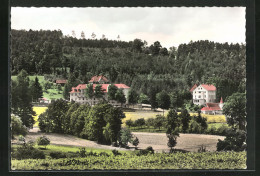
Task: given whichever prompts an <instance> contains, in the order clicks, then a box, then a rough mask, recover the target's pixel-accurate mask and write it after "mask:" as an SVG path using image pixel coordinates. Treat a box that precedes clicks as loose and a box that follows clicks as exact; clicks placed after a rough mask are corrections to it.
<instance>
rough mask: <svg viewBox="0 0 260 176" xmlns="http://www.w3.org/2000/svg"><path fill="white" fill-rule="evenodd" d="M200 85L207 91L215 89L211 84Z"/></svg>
mask: <svg viewBox="0 0 260 176" xmlns="http://www.w3.org/2000/svg"><path fill="white" fill-rule="evenodd" d="M201 86H202V87H203V88H204V89H206V90H208V91H216V90H217V88H216V87H215V86H213V85H211V84H201Z"/></svg>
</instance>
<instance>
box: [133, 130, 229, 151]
mask: <svg viewBox="0 0 260 176" xmlns="http://www.w3.org/2000/svg"><path fill="white" fill-rule="evenodd" d="M133 134H134V135H135V136H136V137H137V138H138V139H139V142H140V143H139V145H138V147H139V148H146V147H148V146H152V147H153V149H154V150H155V151H160V152H161V151H168V150H169V148H168V147H167V142H168V138H167V137H166V134H165V133H144V132H134V133H133ZM224 138H225V137H224V136H216V135H204V134H180V137H178V138H177V145H176V147H175V148H176V149H181V150H187V151H192V152H197V151H198V149H199V147H200V146H201V145H204V146H206V150H207V151H216V145H217V142H218V139H221V140H223V139H224Z"/></svg>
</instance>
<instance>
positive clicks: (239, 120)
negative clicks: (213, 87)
mask: <svg viewBox="0 0 260 176" xmlns="http://www.w3.org/2000/svg"><path fill="white" fill-rule="evenodd" d="M223 114H225V115H226V116H227V123H228V124H229V125H230V126H232V127H233V128H238V129H240V130H245V129H246V95H245V93H234V94H232V95H231V96H230V97H228V98H227V100H226V102H225V103H224V107H223Z"/></svg>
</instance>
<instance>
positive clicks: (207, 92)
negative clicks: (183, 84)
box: [190, 84, 217, 105]
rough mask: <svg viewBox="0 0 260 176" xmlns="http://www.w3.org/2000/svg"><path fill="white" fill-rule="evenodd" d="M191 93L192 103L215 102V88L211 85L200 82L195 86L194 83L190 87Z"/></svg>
mask: <svg viewBox="0 0 260 176" xmlns="http://www.w3.org/2000/svg"><path fill="white" fill-rule="evenodd" d="M190 92H191V93H192V99H193V103H194V104H196V105H205V104H206V103H215V102H216V92H217V89H216V87H215V86H213V85H207V84H201V85H199V86H197V85H196V84H195V85H194V86H193V87H192V88H191V89H190Z"/></svg>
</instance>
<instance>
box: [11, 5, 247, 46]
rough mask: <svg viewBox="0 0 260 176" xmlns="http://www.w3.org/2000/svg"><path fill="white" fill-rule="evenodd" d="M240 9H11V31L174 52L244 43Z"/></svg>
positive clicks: (242, 14)
mask: <svg viewBox="0 0 260 176" xmlns="http://www.w3.org/2000/svg"><path fill="white" fill-rule="evenodd" d="M245 22H246V20H245V7H206V8H205V7H181V8H178V7H156V8H151V7H146V8H142V7H139V8H43V7H41V8H32V7H31V8H22V7H12V8H11V28H12V29H18V30H20V29H25V30H30V29H32V30H40V29H42V30H61V31H62V32H63V34H64V35H70V36H71V35H72V31H73V30H74V31H75V33H76V37H78V38H79V37H80V34H81V32H82V31H83V32H84V33H85V37H86V38H91V34H92V33H93V32H94V33H95V34H96V38H97V39H99V38H101V37H102V35H103V34H104V35H105V37H106V38H108V39H111V40H116V39H117V36H118V35H119V36H120V40H123V41H133V40H134V39H136V38H139V39H141V40H145V41H147V42H148V45H151V44H153V43H154V42H155V41H159V42H160V43H161V45H162V46H163V47H166V48H169V47H172V46H175V47H178V45H179V44H181V43H189V42H190V41H191V40H192V41H197V40H210V41H215V42H220V43H224V42H228V43H245V32H246V31H245V25H246V24H245Z"/></svg>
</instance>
